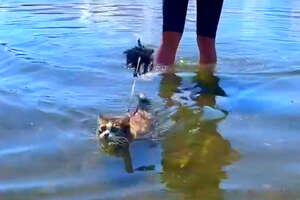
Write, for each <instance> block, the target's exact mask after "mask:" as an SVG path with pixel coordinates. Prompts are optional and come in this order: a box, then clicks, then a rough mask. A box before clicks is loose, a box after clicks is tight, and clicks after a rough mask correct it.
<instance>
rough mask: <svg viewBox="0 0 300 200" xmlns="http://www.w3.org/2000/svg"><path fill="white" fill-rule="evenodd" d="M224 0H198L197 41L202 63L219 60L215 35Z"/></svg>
mask: <svg viewBox="0 0 300 200" xmlns="http://www.w3.org/2000/svg"><path fill="white" fill-rule="evenodd" d="M222 5H223V0H197V43H198V48H199V53H200V63H202V64H209V63H216V62H217V53H216V47H215V37H216V32H217V28H218V23H219V19H220V15H221V10H222Z"/></svg>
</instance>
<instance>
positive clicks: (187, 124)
mask: <svg viewBox="0 0 300 200" xmlns="http://www.w3.org/2000/svg"><path fill="white" fill-rule="evenodd" d="M189 78H190V77H189ZM191 82H192V83H193V84H192V85H191V86H189V87H185V86H184V85H185V83H184V80H183V78H181V77H179V76H177V75H175V74H166V75H163V78H162V81H161V85H160V86H161V87H160V97H162V98H163V99H164V100H165V102H166V105H168V106H169V107H173V106H176V107H177V108H176V112H175V113H173V114H172V116H171V120H172V121H173V122H174V126H173V127H172V128H171V129H170V130H169V133H168V134H167V136H166V138H165V139H164V140H163V142H162V151H163V152H162V169H163V170H162V171H163V172H162V174H161V179H162V182H163V183H164V184H165V185H166V187H167V188H168V189H170V190H171V191H174V192H179V193H182V194H183V195H184V196H185V198H186V199H200V198H205V199H222V198H223V194H222V189H220V183H221V181H222V180H223V179H225V178H226V171H225V170H224V169H223V168H224V167H225V166H228V165H230V164H231V163H232V162H234V161H236V160H238V152H237V151H236V150H234V149H232V147H231V145H230V142H229V140H226V139H224V138H223V137H222V135H221V134H220V133H219V132H218V123H219V122H220V121H222V120H225V119H226V117H227V115H228V114H229V113H228V112H226V111H224V110H218V109H217V108H216V97H217V96H226V93H225V91H224V90H223V89H222V88H221V87H220V86H219V78H218V77H216V76H215V75H214V74H213V71H212V70H207V69H202V68H200V70H199V71H198V72H197V73H196V74H195V76H193V77H192V80H191ZM186 91H188V94H189V95H188V96H184V97H183V96H181V98H180V100H183V101H184V100H190V99H192V101H193V102H194V105H185V103H182V102H178V101H177V100H176V99H174V96H176V95H177V94H186ZM208 107H209V108H210V109H212V111H213V113H214V114H213V115H214V117H210V118H209V119H205V116H204V115H205V114H206V112H205V109H207V108H208Z"/></svg>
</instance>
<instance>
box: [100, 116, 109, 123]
mask: <svg viewBox="0 0 300 200" xmlns="http://www.w3.org/2000/svg"><path fill="white" fill-rule="evenodd" d="M106 121H107V120H106V118H105V117H104V116H103V115H99V116H98V123H99V124H104V123H105V122H106Z"/></svg>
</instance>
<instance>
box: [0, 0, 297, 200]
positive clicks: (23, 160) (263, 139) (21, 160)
mask: <svg viewBox="0 0 300 200" xmlns="http://www.w3.org/2000/svg"><path fill="white" fill-rule="evenodd" d="M161 2H162V1H161V0H145V1H138V0H123V1H119V0H110V1H109V0H64V1H59V0H9V1H8V0H6V1H5V0H4V1H1V5H0V138H1V139H0V199H1V200H2V199H5V200H9V199H12V200H18V199H21V200H23V199H26V200H31V199H32V200H36V199H41V200H43V199H47V200H52V199H55V200H56V199H62V200H63V199H72V200H76V199H79V200H81V199H87V200H96V199H97V200H98V199H103V200H111V199H112V200H115V199H122V200H123V199H125V200H126V199H128V200H135V199H137V200H141V199H143V200H147V199H151V200H153V199H166V200H167V199H172V200H176V199H184V198H181V195H182V196H184V197H186V198H194V199H197V198H200V197H202V198H203V199H205V198H208V199H218V198H219V199H222V198H223V199H228V200H240V199H276V200H277V199H278V200H283V199H284V200H290V199H291V200H295V199H297V198H298V199H299V197H300V193H299V185H300V179H299V174H300V168H299V162H300V157H299V153H300V149H299V142H300V135H299V130H300V123H299V116H300V95H299V85H300V79H299V75H300V73H299V72H300V68H299V66H300V62H299V56H300V51H299V49H300V29H299V27H300V26H299V25H300V20H299V18H300V9H299V6H300V1H299V0H283V1H270V0H231V1H224V9H223V11H222V16H221V20H220V26H219V29H218V35H217V39H216V42H217V49H218V56H219V61H218V65H217V68H216V73H215V74H212V73H210V72H206V71H203V70H199V69H197V68H195V67H193V65H194V63H196V62H197V61H198V49H197V45H196V41H195V29H196V26H195V3H196V1H194V0H191V1H190V2H191V3H190V10H189V12H188V14H187V22H186V25H185V33H184V35H183V38H182V42H181V44H180V48H179V51H178V59H179V60H181V61H186V63H190V64H186V66H184V65H185V64H184V63H185V62H180V63H179V73H176V74H168V75H164V76H162V77H161V76H159V77H155V78H154V79H153V80H152V81H138V83H137V85H136V91H137V92H144V93H146V95H147V96H148V97H149V98H150V99H151V101H152V103H153V106H154V109H155V111H158V114H159V116H158V119H159V120H161V122H162V123H161V124H159V125H158V129H159V130H162V131H161V134H160V135H161V136H162V137H161V138H159V140H138V141H134V142H133V143H132V144H131V145H130V154H131V157H128V156H127V155H129V154H124V155H125V158H126V156H127V158H128V159H127V160H123V159H121V158H120V157H113V156H109V155H107V154H105V153H104V152H102V151H100V150H99V148H98V146H97V141H96V140H95V137H94V133H95V127H96V121H97V116H98V114H99V113H107V114H111V115H121V114H124V112H126V110H127V108H128V101H129V98H130V87H131V84H132V74H131V72H129V71H128V70H126V69H125V68H124V67H123V65H124V64H125V58H124V55H123V54H122V52H123V51H124V50H125V49H128V48H130V47H132V46H133V45H134V44H136V40H137V37H140V38H141V39H142V41H144V42H145V44H149V45H151V47H152V48H156V47H157V46H158V45H159V42H160V41H159V38H160V34H161V23H162V18H161ZM191 71H192V73H190V72H191ZM161 79H162V80H161ZM235 149H237V150H235ZM129 158H131V159H129ZM124 161H125V163H126V162H127V163H131V164H132V167H133V169H137V170H136V171H134V173H131V174H129V173H126V171H125V170H124ZM162 161H163V162H162ZM125 166H126V165H125ZM128 166H129V167H128V169H129V168H130V165H128ZM125 169H126V168H125ZM192 174H194V175H192ZM177 175H178V176H177ZM212 191H213V192H212Z"/></svg>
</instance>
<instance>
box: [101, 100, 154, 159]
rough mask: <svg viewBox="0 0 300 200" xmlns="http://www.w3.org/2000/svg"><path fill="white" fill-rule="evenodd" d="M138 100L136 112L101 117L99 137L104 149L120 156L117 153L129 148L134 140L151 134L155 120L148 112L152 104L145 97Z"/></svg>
mask: <svg viewBox="0 0 300 200" xmlns="http://www.w3.org/2000/svg"><path fill="white" fill-rule="evenodd" d="M138 99H139V103H138V106H137V109H136V111H135V112H131V113H127V114H126V115H124V116H119V117H109V116H101V115H100V116H99V119H98V128H97V136H98V138H99V140H100V146H101V147H102V149H104V150H107V151H111V153H113V154H118V153H117V151H118V150H119V149H122V148H127V147H128V146H129V143H130V142H131V141H132V140H133V139H136V138H140V137H143V136H145V135H146V134H150V133H151V131H152V129H153V126H154V120H153V117H152V115H151V114H150V112H149V111H148V110H149V106H150V102H149V100H148V99H146V98H145V97H144V96H143V95H139V96H138Z"/></svg>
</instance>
